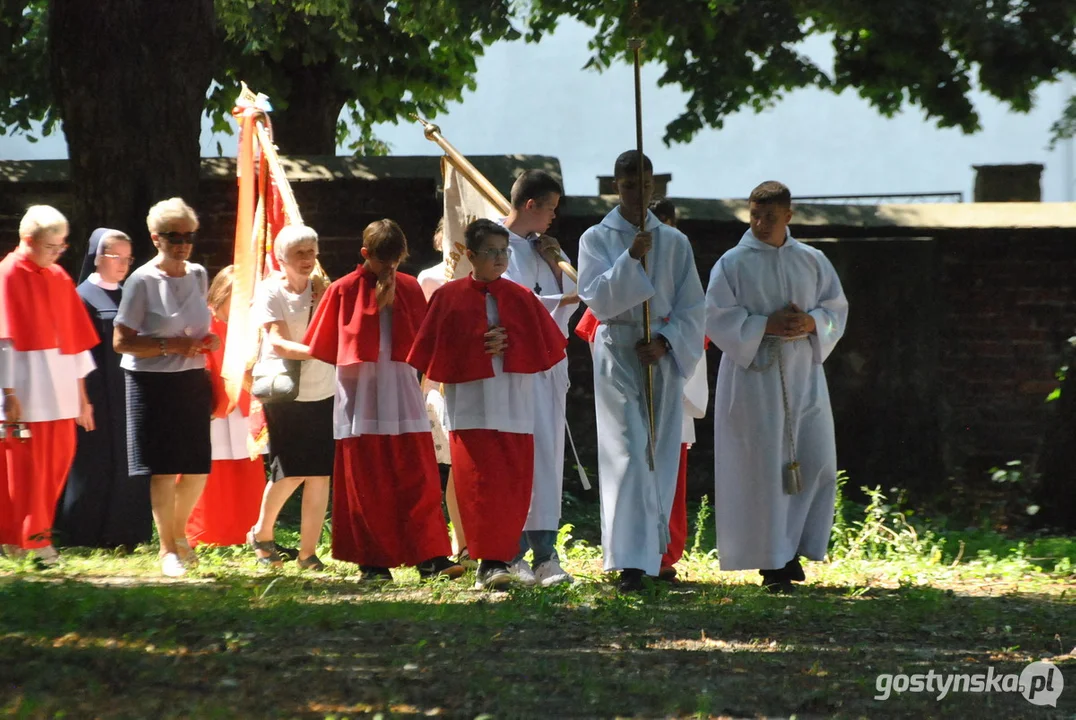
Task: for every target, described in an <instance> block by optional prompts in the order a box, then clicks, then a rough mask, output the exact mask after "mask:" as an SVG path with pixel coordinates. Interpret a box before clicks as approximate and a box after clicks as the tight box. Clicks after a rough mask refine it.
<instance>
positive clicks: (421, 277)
mask: <svg viewBox="0 0 1076 720" xmlns="http://www.w3.org/2000/svg"><path fill="white" fill-rule="evenodd" d="M415 279H416V280H418V285H419V287H421V288H422V294H423V295H425V296H426V299H427V300H429V299H430V295H433V291H434V290H436V289H437V288H439V287H441V286H442V285H444V284H445V283H446V282H448V279H447V278H446V277H445V261H444V260H442V261H441V262H439V263H437V264H436V265H434V266H433V267H429V268H426V269H425V270H423V271H422V272H420V273H419V274H418V276H417V277H416V278H415Z"/></svg>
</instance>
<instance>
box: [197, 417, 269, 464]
mask: <svg viewBox="0 0 1076 720" xmlns="http://www.w3.org/2000/svg"><path fill="white" fill-rule="evenodd" d="M249 436H250V420H249V418H246V417H244V416H243V411H242V410H240V409H239V408H235V409H234V410H232V411H231V412H230V413H228V415H226V416H225V417H222V418H213V420H211V421H210V423H209V441H210V446H211V447H212V450H213V459H214V460H250V451H249V450H248V449H247V438H248V437H249ZM263 452H265V451H264V450H263Z"/></svg>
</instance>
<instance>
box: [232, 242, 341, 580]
mask: <svg viewBox="0 0 1076 720" xmlns="http://www.w3.org/2000/svg"><path fill="white" fill-rule="evenodd" d="M273 252H274V254H275V255H276V257H277V259H278V260H279V261H280V266H281V269H282V270H283V272H282V273H277V274H274V275H272V276H270V277H268V278H266V279H265V280H264V281H263V282H262V283H261V284H260V285H259V286H258V290H257V292H256V293H255V297H254V304H253V312H252V317H253V321H254V322H255V323H257V324H258V325H260V326H261V327H262V331H263V336H262V344H261V352H260V353H259V357H258V362H257V364H256V365H255V366H254V377H255V380H256V381H257V378H259V377H266V376H270V375H274V374H280V373H282V372H284V371H285V368H286V364H285V361H286V360H299V361H301V363H302V364H301V366H300V371H299V375H298V380H299V393H298V396H297V397H295V398H294V399H293V400H285V401H280V402H270V403H266V404H264V405H263V410H264V412H265V424H266V426H267V427H268V429H269V481H270V482H269V484H268V485H267V486H266V488H265V495H264V496H263V497H262V506H261V513H260V515H259V517H258V522H257V524H255V525H254V527H252V528H251V529H250V533H248V535H247V543H248V544H249V545H250V547H251V549H252V550H254V554H255V556H256V557H257V559H258V562H259V563H260V564H263V565H271V566H279V565H280V564H281V560H282V558H281V556H280V555H281V554H280V547H279V546H277V544H276V542H275V541H274V539H273V527H274V526H275V525H276V519H277V515H279V514H280V510H281V508H283V507H284V503H285V502H287V500H288V498H289V497H290V496H291V494H292V493H293V492H295V490H296V489H298V487H299V486H300V485H303V486H304V487H303V507H302V520H301V524H300V530H299V552H298V557H297V558H296V562H297V563H298V565H299V566H300V567H301V568H303V569H307V570H322V569H324V565H323V564H322V562H321V560H320V559H319V558H318V556H317V553H316V551H317V543H318V540H319V539H320V538H321V528H322V525H323V524H324V522H325V512H326V510H327V509H328V506H329V476H330V475H332V470H333V460H334V458H335V450H336V448H335V444H334V440H333V397H334V395H335V393H336V381H335V374H334V373H335V370H334V368H333V366H332V365H328V364H326V363H323V362H321V361H320V360H315V359H313V358H312V357H311V355H310V352H309V348H307V346H306V345H303V344H302V342H301V340H302V338H303V336H304V335H305V334H306V328H307V325H309V324H310V318H311V317H312V316H313V314H314V309H315V308H316V307H317V303H318V301H319V300H320V299H321V297H322V295H323V294H324V292H325V287H326V283H325V282H324V278H323V277H322V276H320V275H314V271H315V269H317V259H318V235H317V233H316V232H314V231H313V230H312V229H311V228H308V227H306V226H305V225H288V226H287V227H285V228H284V229H283V230H281V231H280V233H279V234H278V235H277V237H276V239H275V242H274V246H273Z"/></svg>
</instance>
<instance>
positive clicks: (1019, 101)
mask: <svg viewBox="0 0 1076 720" xmlns="http://www.w3.org/2000/svg"><path fill="white" fill-rule="evenodd" d="M564 17H574V18H576V19H578V20H581V21H583V22H585V23H587V24H588V25H591V26H593V27H595V28H596V34H595V36H594V39H593V40H592V41H591V44H590V48H591V50H592V51H593V55H592V57H591V59H590V62H589V65H590V66H592V67H597V68H606V67H608V66H609V65H610V64H611V63H613V62H614V61H616V60H618V59H620V58H624V57H625V56H626V54H627V52H628V50H627V47H628V39H629V38H630V37H633V36H637V37H641V38H643V39H644V40H645V42H646V48H645V49H644V59H645V61H648V62H656V63H658V64H660V65H662V66H663V67H664V69H665V71H664V73H663V74H662V76H661V79H660V83H661V84H662V85H679V86H680V87H681V88H683V89H684V90H685V91H686V92H687V93H688V94H689V98H688V101H687V104H686V107H685V108H684V111H683V112H682V113H681V114H680V115H679V117H677V118H676V119H675V120H673V121H672V122H671V123H670V124H669V126H668V127H667V128H666V134H665V141H666V142H667V143H671V142H686V141H688V140H690V139H691V138H692V137H693V136H694V135H695V133H697V132H698V131H699V130H701V129H702V128H704V127H706V126H712V127H718V128H720V127H721V126H722V123H723V122H724V120H725V118H727V117H728V116H729V115H730V114H732V113H733V112H736V111H737V110H739V109H740V108H742V107H752V108H754V109H755V110H761V109H764V108H766V107H769V106H771V105H772V104H773V103H775V102H776V101H777V100H778V99H780V98H781V96H782V95H783V94H785V93H786V92H788V91H789V90H793V89H796V88H803V87H808V86H816V87H821V88H825V89H829V90H832V91H834V92H841V91H843V90H845V89H848V88H852V89H854V90H856V91H857V92H858V93H859V94H860V95H861V96H862V97H863V98H865V99H866V100H867V101H868V102H869V103H870V104H871V105H873V106H874V107H875V108H876V109H877V110H878V111H879V112H880V113H882V114H883V115H885V116H887V117H888V116H892V115H894V114H896V113H897V112H898V111H900V109H901V108H902V107H903V106H904V105H906V104H907V105H914V106H918V107H920V108H922V109H923V111H924V112H925V113H926V115H927V116H928V117H930V118H932V119H934V120H935V121H936V122H937V124H938V125H940V126H941V127H959V128H960V129H961V130H963V131H964V132H966V133H972V132H975V131H976V130H978V129H979V115H978V113H977V112H976V110H975V108H974V106H973V105H972V103H971V100H970V98H969V93H970V92H971V90H972V89H973V88H974V87H975V86H976V85H978V86H979V87H980V88H982V89H983V90H985V91H986V92H987V93H989V94H991V95H993V96H994V97H996V98H998V99H999V100H1002V101H1004V102H1005V103H1007V104H1008V105H1009V106H1010V107H1012V108H1013V109H1014V110H1017V111H1022V112H1026V111H1027V110H1029V109H1030V108H1031V106H1032V103H1033V92H1034V90H1035V88H1036V87H1038V86H1039V85H1040V84H1041V83H1043V82H1048V81H1051V80H1054V79H1056V78H1057V77H1058V75H1060V74H1061V73H1064V72H1066V71H1069V72H1071V71H1073V70H1076V3H1074V2H1071V1H1070V0H945V1H944V2H939V1H938V0H892V1H891V2H884V3H883V2H878V3H874V2H862V0H688V1H686V2H680V3H675V4H673V3H669V2H667V1H666V0H639V2H638V3H637V7H635V8H633V6H632V4H631V3H627V2H621V1H620V0H533V2H532V5H531V15H530V21H529V25H530V30H529V35H528V37H529V38H530V39H532V40H536V39H538V38H540V37H541V36H542V35H543V34H545V33H548V32H550V31H551V30H553V29H554V28H555V27H556V25H557V23H558V22H559V21H561V19H562V18H564ZM816 34H825V35H826V36H829V37H832V47H833V52H834V62H833V67H832V68H829V67H821V66H820V65H819V64H818V63H816V62H814V61H812V60H811V59H810V58H808V57H806V56H805V55H803V53H802V52H801V51H800V50H799V49H798V48H797V44H798V43H800V41H802V40H804V39H805V38H806V37H808V36H810V35H816Z"/></svg>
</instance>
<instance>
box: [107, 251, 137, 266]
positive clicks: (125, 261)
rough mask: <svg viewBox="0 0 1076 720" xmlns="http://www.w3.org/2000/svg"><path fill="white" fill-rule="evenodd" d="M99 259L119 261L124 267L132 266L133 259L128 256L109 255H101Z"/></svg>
mask: <svg viewBox="0 0 1076 720" xmlns="http://www.w3.org/2000/svg"><path fill="white" fill-rule="evenodd" d="M101 257H104V258H108V259H109V260H119V261H120V262H121V263H122V264H124V265H133V264H134V258H133V257H131V256H130V255H109V254H108V253H102V254H101Z"/></svg>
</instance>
